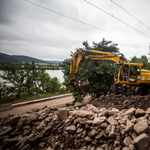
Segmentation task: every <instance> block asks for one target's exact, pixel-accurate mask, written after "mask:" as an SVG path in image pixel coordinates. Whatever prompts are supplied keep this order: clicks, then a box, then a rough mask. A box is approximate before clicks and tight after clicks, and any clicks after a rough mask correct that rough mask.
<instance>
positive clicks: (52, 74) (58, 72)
mask: <svg viewBox="0 0 150 150" xmlns="http://www.w3.org/2000/svg"><path fill="white" fill-rule="evenodd" d="M46 72H47V73H48V74H49V75H50V77H52V78H53V77H57V78H58V79H59V81H60V83H63V82H64V78H63V75H64V74H63V72H62V70H46ZM1 73H2V71H0V74H1ZM2 81H3V80H2V79H1V78H0V82H2Z"/></svg>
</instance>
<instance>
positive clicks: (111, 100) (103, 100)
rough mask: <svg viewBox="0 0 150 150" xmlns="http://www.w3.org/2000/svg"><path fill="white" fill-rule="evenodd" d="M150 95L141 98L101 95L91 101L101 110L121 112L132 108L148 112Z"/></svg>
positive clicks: (111, 94) (136, 96)
mask: <svg viewBox="0 0 150 150" xmlns="http://www.w3.org/2000/svg"><path fill="white" fill-rule="evenodd" d="M149 99H150V95H145V96H139V95H130V96H126V95H123V94H119V95H115V94H113V93H110V94H107V95H101V96H100V98H97V99H95V100H94V101H91V104H93V105H94V106H96V107H98V108H99V109H100V108H106V109H108V108H110V107H112V108H117V109H119V110H122V109H129V108H131V107H134V108H140V109H143V110H147V109H148V108H149V107H150V100H149Z"/></svg>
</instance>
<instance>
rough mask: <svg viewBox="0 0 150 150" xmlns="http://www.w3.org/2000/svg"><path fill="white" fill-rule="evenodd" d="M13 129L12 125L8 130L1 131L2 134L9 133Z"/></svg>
mask: <svg viewBox="0 0 150 150" xmlns="http://www.w3.org/2000/svg"><path fill="white" fill-rule="evenodd" d="M11 131H12V127H8V128H7V129H6V130H4V131H1V133H0V136H3V135H6V134H9V132H11Z"/></svg>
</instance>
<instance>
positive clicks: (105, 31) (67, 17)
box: [25, 0, 146, 46]
mask: <svg viewBox="0 0 150 150" xmlns="http://www.w3.org/2000/svg"><path fill="white" fill-rule="evenodd" d="M25 1H26V2H28V3H30V4H33V5H35V6H38V7H40V8H43V9H45V10H48V11H51V12H53V13H55V14H58V15H61V16H63V17H66V18H68V19H71V20H74V21H76V22H79V23H82V24H84V25H87V26H90V27H92V28H95V29H97V30H100V31H103V32H106V33H108V34H111V35H113V36H116V37H119V38H122V39H125V40H127V41H130V42H132V43H136V44H139V45H142V46H146V45H143V44H141V43H137V42H135V41H132V40H129V39H127V38H125V37H122V36H119V35H117V34H114V33H111V32H109V31H106V30H104V29H101V28H98V27H96V26H93V25H91V24H88V23H85V22H83V21H80V20H78V19H75V18H72V17H70V16H67V15H64V14H62V13H60V12H57V11H55V10H52V9H49V8H46V7H44V6H41V5H39V4H36V3H33V2H31V1H28V0H25Z"/></svg>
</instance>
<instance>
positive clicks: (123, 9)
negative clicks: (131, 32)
mask: <svg viewBox="0 0 150 150" xmlns="http://www.w3.org/2000/svg"><path fill="white" fill-rule="evenodd" d="M110 1H111V2H113V3H114V4H115V5H117V6H118V7H120V8H121V9H122V10H124V11H125V12H126V13H127V14H129V15H130V16H131V17H133V18H134V19H135V20H137V21H138V22H140V23H141V24H142V25H143V26H145V27H146V28H147V29H148V30H150V28H149V27H148V26H146V25H145V24H144V23H143V22H141V21H140V20H139V19H137V18H136V17H134V16H133V15H132V14H131V13H129V12H128V11H127V10H125V9H124V8H123V7H121V6H120V5H118V4H117V3H116V2H114V1H113V0H110Z"/></svg>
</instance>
